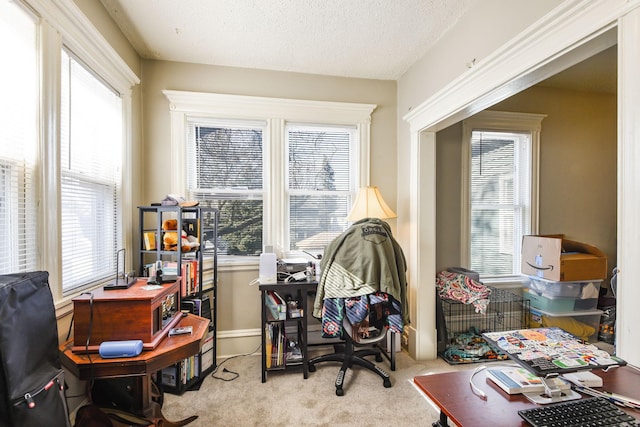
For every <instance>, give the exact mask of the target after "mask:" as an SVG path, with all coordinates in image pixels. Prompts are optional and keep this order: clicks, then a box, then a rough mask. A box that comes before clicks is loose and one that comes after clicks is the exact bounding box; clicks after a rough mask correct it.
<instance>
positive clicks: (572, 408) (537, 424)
mask: <svg viewBox="0 0 640 427" xmlns="http://www.w3.org/2000/svg"><path fill="white" fill-rule="evenodd" d="M518 414H519V415H520V416H521V417H522V418H524V420H525V421H526V422H528V423H529V424H531V425H532V426H533V427H560V426H562V427H567V426H576V427H588V426H617V427H626V426H640V424H639V423H638V421H637V420H636V419H635V418H633V417H632V416H631V415H629V414H627V413H626V412H624V411H623V410H622V409H620V408H619V407H618V406H616V405H615V404H613V403H611V402H609V401H608V400H605V399H603V398H600V397H588V398H586V399H579V400H570V401H568V402H561V403H552V404H550V405H545V406H540V407H538V408H532V409H523V410H521V411H518Z"/></svg>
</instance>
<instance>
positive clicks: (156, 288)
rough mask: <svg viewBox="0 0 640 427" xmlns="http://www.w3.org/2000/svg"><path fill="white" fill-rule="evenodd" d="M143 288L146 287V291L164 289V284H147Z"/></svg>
mask: <svg viewBox="0 0 640 427" xmlns="http://www.w3.org/2000/svg"><path fill="white" fill-rule="evenodd" d="M142 289H144V290H145V291H155V290H158V289H162V286H160V285H145V286H143V287H142Z"/></svg>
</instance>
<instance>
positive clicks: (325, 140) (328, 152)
mask: <svg viewBox="0 0 640 427" xmlns="http://www.w3.org/2000/svg"><path fill="white" fill-rule="evenodd" d="M287 136H288V143H289V189H290V190H316V191H335V190H339V191H349V189H350V188H351V187H350V177H351V167H350V160H351V132H350V131H349V130H346V129H342V130H323V129H318V130H315V129H311V128H309V129H304V128H296V127H290V128H289V131H288V132H287Z"/></svg>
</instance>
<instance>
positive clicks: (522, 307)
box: [437, 286, 530, 364]
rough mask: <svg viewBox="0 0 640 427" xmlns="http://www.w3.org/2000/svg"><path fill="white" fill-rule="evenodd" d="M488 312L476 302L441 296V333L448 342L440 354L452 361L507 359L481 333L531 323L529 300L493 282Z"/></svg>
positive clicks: (520, 327)
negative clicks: (480, 310)
mask: <svg viewBox="0 0 640 427" xmlns="http://www.w3.org/2000/svg"><path fill="white" fill-rule="evenodd" d="M489 289H491V295H490V297H489V304H488V305H487V310H486V313H484V314H482V313H476V311H475V307H474V306H473V305H472V304H463V303H461V302H459V301H454V300H447V299H442V300H441V306H442V316H439V319H438V320H439V321H438V322H437V323H438V325H437V327H438V333H439V335H440V336H441V337H442V340H443V342H444V347H445V348H444V351H441V353H440V356H441V357H442V358H443V359H445V360H446V361H447V362H449V363H453V364H458V363H474V362H486V361H490V360H502V359H506V356H505V355H504V354H501V353H497V352H496V351H495V350H494V349H493V348H491V347H490V346H489V345H488V344H487V343H486V341H485V340H484V339H483V338H482V336H481V335H480V334H482V333H483V332H497V331H508V330H512V329H524V328H527V327H528V316H527V314H528V313H529V308H530V307H529V300H528V299H524V298H523V297H522V296H519V295H517V294H514V293H513V292H509V291H505V290H503V289H497V288H494V287H491V286H489Z"/></svg>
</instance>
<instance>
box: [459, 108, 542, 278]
mask: <svg viewBox="0 0 640 427" xmlns="http://www.w3.org/2000/svg"><path fill="white" fill-rule="evenodd" d="M544 117H545V116H544V115H540V114H530V113H511V112H501V111H483V112H481V113H478V114H476V115H475V116H473V117H470V118H468V119H466V120H464V121H463V135H464V136H463V167H462V182H463V189H462V192H463V197H462V200H463V206H462V233H461V236H462V245H461V246H462V257H461V258H462V266H463V267H467V268H471V269H472V270H474V271H477V272H479V273H480V275H481V277H482V278H484V279H489V278H492V279H494V280H495V281H500V280H503V279H504V280H510V278H511V277H513V276H517V275H519V274H520V252H521V246H522V236H524V235H525V234H531V233H536V232H537V231H538V230H537V224H538V190H537V182H538V163H539V162H538V151H539V149H538V147H539V143H540V131H541V126H542V120H543V118H544Z"/></svg>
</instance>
